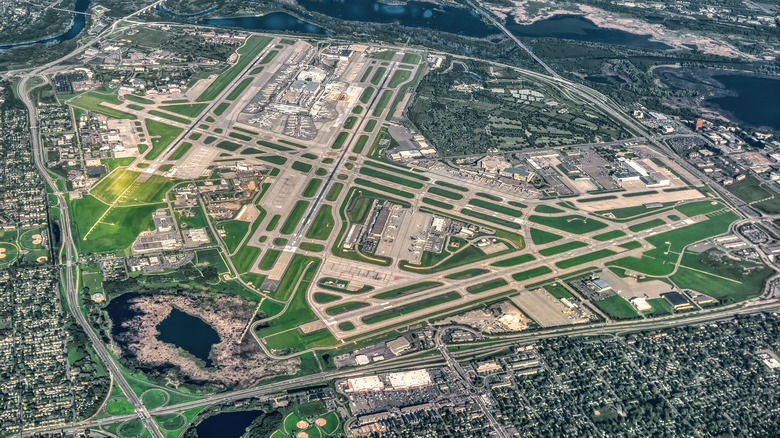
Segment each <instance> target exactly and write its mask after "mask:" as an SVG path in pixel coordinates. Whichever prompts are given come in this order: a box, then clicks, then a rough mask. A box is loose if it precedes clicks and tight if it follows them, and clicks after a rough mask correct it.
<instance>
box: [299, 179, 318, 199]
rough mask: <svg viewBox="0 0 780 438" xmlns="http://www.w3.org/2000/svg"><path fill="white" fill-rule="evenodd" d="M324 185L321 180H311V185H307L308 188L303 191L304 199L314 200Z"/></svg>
mask: <svg viewBox="0 0 780 438" xmlns="http://www.w3.org/2000/svg"><path fill="white" fill-rule="evenodd" d="M321 185H322V180H321V179H319V178H313V179H310V180H309V183H308V184H306V187H305V188H304V189H303V194H302V195H303V197H304V198H312V197H314V195H316V194H317V192H318V191H319V190H320V186H321Z"/></svg>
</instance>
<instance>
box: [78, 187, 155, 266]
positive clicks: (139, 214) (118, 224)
mask: <svg viewBox="0 0 780 438" xmlns="http://www.w3.org/2000/svg"><path fill="white" fill-rule="evenodd" d="M85 199H86V197H85ZM80 201H83V200H74V201H73V202H72V206H73V208H72V209H71V211H74V210H76V209H77V208H83V206H84V205H85V204H83V203H82V202H80ZM164 207H166V205H165V204H149V205H142V206H136V207H115V208H113V209H111V211H109V212H108V213H107V214H106V215H105V216H104V217H103V219H102V220H101V221H100V223H98V224H97V225H96V226H95V227H94V228H92V232H91V233H90V234H89V236H85V235H86V231H87V230H89V229H90V228H91V227H92V224H94V221H95V220H97V219H98V217H99V216H97V217H96V216H94V215H93V216H92V217H91V219H92V222H86V223H84V224H83V228H85V229H86V230H85V231H84V233H83V234H82V233H81V232H79V235H80V236H78V237H79V238H78V241H79V242H78V244H79V245H80V247H81V252H83V253H96V252H105V251H114V250H123V249H125V248H127V247H129V246H130V245H131V244H132V243H133V241H134V240H135V239H136V237H138V234H140V233H141V231H145V230H151V229H154V221H153V220H152V213H153V212H154V211H155V210H157V209H158V208H164ZM98 211H99V210H98ZM102 211H105V209H103V210H102ZM74 219H76V220H78V219H77V215H74ZM76 223H77V225H78V228H79V230H82V224H80V223H78V222H76ZM74 237H76V236H74ZM84 237H86V239H84ZM74 240H75V239H74Z"/></svg>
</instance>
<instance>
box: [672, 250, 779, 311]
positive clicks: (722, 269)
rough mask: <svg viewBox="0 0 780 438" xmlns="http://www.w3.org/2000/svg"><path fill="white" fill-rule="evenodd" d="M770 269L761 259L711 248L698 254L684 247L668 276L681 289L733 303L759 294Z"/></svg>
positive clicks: (770, 272)
mask: <svg viewBox="0 0 780 438" xmlns="http://www.w3.org/2000/svg"><path fill="white" fill-rule="evenodd" d="M772 272H773V271H772V269H771V268H769V267H767V266H765V265H763V264H761V263H757V262H752V261H742V260H732V259H730V258H729V257H728V256H726V255H725V254H723V253H722V252H720V251H719V250H714V249H713V250H709V251H706V252H703V253H701V254H697V253H693V252H689V251H686V252H685V253H684V254H683V257H682V260H681V262H680V267H679V269H678V270H677V273H675V274H674V275H672V276H671V277H670V279H671V280H672V281H673V282H674V283H675V284H676V285H677V286H678V287H680V288H682V289H692V290H695V291H697V292H701V293H704V294H707V295H710V296H712V297H713V298H717V299H719V300H722V301H723V302H725V303H733V302H738V301H744V300H747V299H750V298H753V297H756V296H758V295H760V294H761V291H762V290H763V286H764V283H765V282H766V281H767V279H768V278H769V277H770V276H771V275H772Z"/></svg>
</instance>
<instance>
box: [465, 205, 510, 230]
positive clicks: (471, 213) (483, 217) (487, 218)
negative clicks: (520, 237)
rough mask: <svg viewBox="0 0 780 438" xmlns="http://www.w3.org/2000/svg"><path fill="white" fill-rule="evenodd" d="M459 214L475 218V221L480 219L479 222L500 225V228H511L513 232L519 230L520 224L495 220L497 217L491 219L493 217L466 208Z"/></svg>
mask: <svg viewBox="0 0 780 438" xmlns="http://www.w3.org/2000/svg"><path fill="white" fill-rule="evenodd" d="M460 212H461V213H462V214H465V215H466V216H471V217H475V218H477V219H481V220H483V221H486V222H491V223H494V224H496V225H501V226H504V227H507V228H511V229H514V230H519V229H520V224H518V223H515V222H512V221H508V220H505V219H500V218H497V217H493V216H491V215H489V214H485V213H482V212H479V211H476V210H471V209H468V208H464V209H461V210H460Z"/></svg>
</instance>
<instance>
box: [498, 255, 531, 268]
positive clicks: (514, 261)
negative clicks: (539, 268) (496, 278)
mask: <svg viewBox="0 0 780 438" xmlns="http://www.w3.org/2000/svg"><path fill="white" fill-rule="evenodd" d="M533 260H536V257H534V256H533V255H531V254H522V255H519V256H517V257H512V258H509V259H505V260H499V261H497V262H495V263H492V264H491V265H490V266H495V267H498V268H506V267H509V266H517V265H522V264H523V263H528V262H530V261H533Z"/></svg>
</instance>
